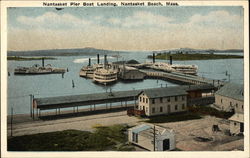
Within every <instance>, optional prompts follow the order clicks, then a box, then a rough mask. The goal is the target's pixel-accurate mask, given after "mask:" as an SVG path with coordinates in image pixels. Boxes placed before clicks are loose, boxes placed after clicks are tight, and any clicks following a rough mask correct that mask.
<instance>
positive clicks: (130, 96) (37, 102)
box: [31, 84, 216, 119]
mask: <svg viewBox="0 0 250 158" xmlns="http://www.w3.org/2000/svg"><path fill="white" fill-rule="evenodd" d="M164 88H167V89H168V90H169V91H173V90H174V89H176V88H181V89H184V90H185V91H187V92H188V93H189V94H190V95H193V93H199V94H201V93H211V92H212V93H213V92H214V90H215V89H216V87H214V86H213V85H211V84H199V85H185V86H177V87H176V86H173V87H164ZM151 89H161V88H150V89H147V90H151ZM144 90H145V89H140V90H128V91H116V92H111V91H110V92H104V93H94V94H82V95H70V96H58V97H45V98H34V99H33V101H32V102H31V103H32V106H31V107H32V109H31V116H32V117H33V119H34V118H36V117H37V118H39V117H40V116H41V111H43V110H55V115H60V110H61V109H63V108H72V113H78V112H79V109H78V108H79V107H82V106H85V107H86V106H89V107H90V108H89V111H96V110H98V109H97V107H96V105H98V104H106V107H105V105H104V106H103V107H104V108H102V110H108V109H112V106H114V105H112V104H113V103H120V108H122V109H127V108H131V106H132V107H133V105H134V106H136V105H137V100H138V95H139V94H140V93H141V92H142V91H144ZM195 99H197V98H195ZM128 101H134V103H133V104H131V103H130V104H129V105H128V103H127V102H128ZM190 101H192V100H190ZM118 106H119V105H118ZM118 106H117V105H115V108H118ZM35 113H36V114H35Z"/></svg>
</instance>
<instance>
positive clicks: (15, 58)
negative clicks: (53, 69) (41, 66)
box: [7, 56, 56, 61]
mask: <svg viewBox="0 0 250 158" xmlns="http://www.w3.org/2000/svg"><path fill="white" fill-rule="evenodd" d="M42 59H50V60H56V58H53V57H20V56H7V60H19V61H26V60H42Z"/></svg>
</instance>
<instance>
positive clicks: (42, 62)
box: [42, 58, 44, 67]
mask: <svg viewBox="0 0 250 158" xmlns="http://www.w3.org/2000/svg"><path fill="white" fill-rule="evenodd" d="M42 66H43V67H44V58H42Z"/></svg>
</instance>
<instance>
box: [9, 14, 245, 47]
mask: <svg viewBox="0 0 250 158" xmlns="http://www.w3.org/2000/svg"><path fill="white" fill-rule="evenodd" d="M17 21H18V22H19V23H21V24H22V25H24V26H28V27H30V28H29V29H26V28H25V27H19V28H18V27H16V28H13V27H8V29H9V30H8V49H9V50H34V49H55V48H83V47H95V48H101V49H111V50H161V49H171V48H183V47H189V48H201V49H210V48H214V49H229V48H230V49H231V48H237V49H238V48H239V49H241V48H243V20H242V17H241V16H239V15H232V14H230V13H228V12H227V11H223V10H222V11H214V12H209V13H208V14H206V15H201V14H195V15H193V16H191V17H190V18H189V19H188V20H187V22H185V23H176V20H175V19H174V18H170V17H168V16H166V15H158V14H154V13H152V12H146V11H136V12H134V13H132V15H129V16H127V17H123V18H116V17H112V18H107V19H106V18H105V17H103V16H94V17H92V18H90V17H89V19H85V18H82V17H81V18H79V17H76V16H74V15H72V14H69V13H65V14H57V13H54V12H47V13H44V14H42V15H40V16H37V17H27V16H19V17H18V18H17ZM65 29H67V31H65Z"/></svg>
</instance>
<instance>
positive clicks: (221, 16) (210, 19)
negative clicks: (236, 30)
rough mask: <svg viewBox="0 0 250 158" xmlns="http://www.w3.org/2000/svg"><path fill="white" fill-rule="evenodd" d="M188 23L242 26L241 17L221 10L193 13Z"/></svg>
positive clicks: (210, 25) (209, 25)
mask: <svg viewBox="0 0 250 158" xmlns="http://www.w3.org/2000/svg"><path fill="white" fill-rule="evenodd" d="M190 24H192V25H200V26H208V27H240V26H243V18H242V17H241V16H239V15H234V14H230V13H229V12H227V11H224V10H221V11H213V12H210V13H209V14H207V15H200V14H196V15H193V16H192V17H191V18H190Z"/></svg>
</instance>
